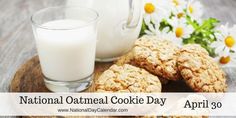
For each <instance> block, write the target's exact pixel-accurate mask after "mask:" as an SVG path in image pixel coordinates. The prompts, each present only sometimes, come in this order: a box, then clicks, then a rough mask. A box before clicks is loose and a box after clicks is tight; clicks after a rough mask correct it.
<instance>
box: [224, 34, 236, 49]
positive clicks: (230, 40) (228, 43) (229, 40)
mask: <svg viewBox="0 0 236 118" xmlns="http://www.w3.org/2000/svg"><path fill="white" fill-rule="evenodd" d="M234 44H235V40H234V37H232V36H227V37H226V38H225V45H226V46H227V47H229V48H231V47H233V46H234Z"/></svg>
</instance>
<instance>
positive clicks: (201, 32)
mask: <svg viewBox="0 0 236 118" xmlns="http://www.w3.org/2000/svg"><path fill="white" fill-rule="evenodd" d="M186 19H187V23H188V24H189V25H192V26H193V28H194V29H195V30H194V32H193V33H192V34H191V36H190V37H189V38H187V39H184V40H183V43H184V44H200V45H201V46H202V47H203V48H205V49H206V50H207V51H208V52H209V54H210V55H211V56H216V54H215V52H214V49H213V48H212V47H210V44H211V43H212V42H214V41H216V37H215V35H214V33H215V27H216V25H217V24H218V23H219V21H218V20H217V19H215V18H209V19H205V20H204V21H203V22H202V24H199V23H197V22H196V21H195V20H191V18H190V17H189V16H187V18H186Z"/></svg>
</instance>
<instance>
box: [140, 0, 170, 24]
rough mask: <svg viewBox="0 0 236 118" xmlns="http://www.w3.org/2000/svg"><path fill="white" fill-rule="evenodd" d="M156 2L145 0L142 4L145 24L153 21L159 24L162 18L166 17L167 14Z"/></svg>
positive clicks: (154, 0)
mask: <svg viewBox="0 0 236 118" xmlns="http://www.w3.org/2000/svg"><path fill="white" fill-rule="evenodd" d="M157 4H158V2H157V1H156V0H152V1H150V2H146V3H145V5H144V11H145V14H144V22H145V24H150V23H151V22H152V23H155V24H159V23H160V22H161V21H162V20H163V19H167V18H168V17H169V14H168V13H167V11H165V10H164V9H163V8H161V7H158V5H157Z"/></svg>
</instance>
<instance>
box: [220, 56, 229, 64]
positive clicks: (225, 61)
mask: <svg viewBox="0 0 236 118" xmlns="http://www.w3.org/2000/svg"><path fill="white" fill-rule="evenodd" d="M229 62H230V56H227V57H221V58H220V63H221V64H227V63H229Z"/></svg>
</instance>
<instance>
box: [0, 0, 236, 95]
mask: <svg viewBox="0 0 236 118" xmlns="http://www.w3.org/2000/svg"><path fill="white" fill-rule="evenodd" d="M199 1H201V2H202V4H203V5H204V13H205V14H204V17H215V18H218V19H220V20H221V24H225V23H227V22H228V23H229V24H231V25H232V24H236V12H235V11H236V0H199ZM65 3H66V0H0V92H7V91H8V89H9V83H10V81H11V79H12V78H13V76H14V74H15V72H16V71H17V69H18V68H19V67H20V66H21V65H22V64H23V63H25V62H26V61H27V60H28V59H30V58H31V57H32V56H34V55H36V48H35V41H34V38H33V33H32V29H31V24H30V16H31V15H32V13H34V12H35V11H37V10H39V9H42V8H45V7H49V6H58V5H65Z"/></svg>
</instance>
